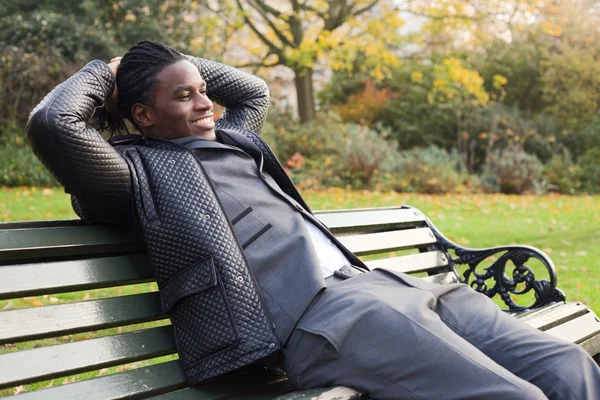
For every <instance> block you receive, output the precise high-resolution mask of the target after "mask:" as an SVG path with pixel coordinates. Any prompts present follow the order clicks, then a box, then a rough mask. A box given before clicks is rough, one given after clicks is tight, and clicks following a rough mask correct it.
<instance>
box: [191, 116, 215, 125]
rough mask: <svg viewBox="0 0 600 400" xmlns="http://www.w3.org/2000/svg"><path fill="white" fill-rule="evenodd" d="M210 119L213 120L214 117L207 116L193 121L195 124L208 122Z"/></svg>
mask: <svg viewBox="0 0 600 400" xmlns="http://www.w3.org/2000/svg"><path fill="white" fill-rule="evenodd" d="M210 121H212V117H205V118H201V119H197V120H194V121H193V123H194V124H207V123H209V122H210Z"/></svg>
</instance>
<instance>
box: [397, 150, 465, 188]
mask: <svg viewBox="0 0 600 400" xmlns="http://www.w3.org/2000/svg"><path fill="white" fill-rule="evenodd" d="M392 171H393V177H392V180H393V182H394V184H393V189H394V190H396V191H402V192H418V193H429V194H435V193H454V192H464V191H466V190H467V186H470V185H472V180H471V178H470V177H469V175H468V174H467V173H466V166H465V164H464V161H463V158H462V157H460V155H459V154H458V153H457V152H456V151H453V152H451V153H448V152H447V151H446V150H444V149H442V148H439V147H437V146H429V147H426V148H414V149H411V150H408V151H403V152H401V153H399V154H398V155H397V156H396V159H395V161H394V166H393V168H392Z"/></svg>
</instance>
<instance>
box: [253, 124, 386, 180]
mask: <svg viewBox="0 0 600 400" xmlns="http://www.w3.org/2000/svg"><path fill="white" fill-rule="evenodd" d="M385 136H386V133H385V132H384V133H383V134H379V133H378V132H377V131H375V130H372V129H369V128H366V127H362V126H360V125H356V124H344V123H342V122H341V120H340V118H339V116H337V115H336V114H333V113H330V114H324V115H323V116H321V118H320V119H319V120H317V121H314V122H308V123H304V124H302V123H300V122H299V121H297V120H293V119H292V118H291V117H289V116H287V115H286V114H280V115H274V116H271V117H270V120H269V121H268V122H267V124H265V127H264V128H263V131H262V137H263V138H264V139H265V140H266V141H267V143H269V145H270V146H271V148H272V149H273V151H274V152H275V155H277V158H279V159H280V161H281V162H282V164H283V165H284V167H286V168H287V170H288V172H289V174H290V176H291V177H292V180H293V181H294V182H295V183H296V184H297V185H299V186H300V187H301V188H319V187H321V186H348V185H350V186H352V187H355V188H364V187H368V186H370V185H373V184H375V183H377V182H378V178H379V177H380V176H381V172H382V170H383V169H384V167H385V165H386V163H387V164H389V162H390V161H391V159H393V156H394V153H395V152H396V144H395V143H391V142H389V141H388V140H386V139H385Z"/></svg>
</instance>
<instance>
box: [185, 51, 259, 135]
mask: <svg viewBox="0 0 600 400" xmlns="http://www.w3.org/2000/svg"><path fill="white" fill-rule="evenodd" d="M188 59H189V60H190V61H191V62H192V63H193V64H194V65H196V66H197V67H198V69H199V70H200V74H201V75H202V77H203V78H204V80H205V81H206V87H207V92H208V96H209V97H210V98H211V99H213V100H214V101H216V102H217V103H219V104H220V105H222V106H224V107H226V108H227V110H226V111H225V113H224V114H223V115H222V116H221V118H220V119H219V120H218V121H217V123H216V127H217V128H242V129H248V130H250V131H252V132H255V133H260V131H261V129H262V127H263V124H264V122H265V119H266V117H267V111H268V109H269V88H268V87H267V84H266V83H265V82H264V81H263V80H262V79H260V78H258V77H256V76H254V75H250V74H248V73H246V72H243V71H241V70H239V69H236V68H233V67H231V66H229V65H225V64H221V63H218V62H216V61H210V60H205V59H202V58H196V57H190V56H188Z"/></svg>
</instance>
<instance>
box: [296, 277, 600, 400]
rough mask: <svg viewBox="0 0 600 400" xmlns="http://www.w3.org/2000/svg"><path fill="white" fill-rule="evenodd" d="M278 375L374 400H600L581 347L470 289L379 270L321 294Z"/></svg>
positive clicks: (594, 372) (599, 383)
mask: <svg viewBox="0 0 600 400" xmlns="http://www.w3.org/2000/svg"><path fill="white" fill-rule="evenodd" d="M284 369H285V370H286V372H287V374H288V377H289V379H290V380H291V382H292V383H293V384H295V385H296V386H298V387H300V388H311V387H319V386H333V385H343V386H350V387H355V388H358V389H361V390H363V391H366V392H368V393H369V395H370V396H371V397H372V398H374V399H394V400H398V399H434V400H438V399H439V400H451V399H511V400H512V399H527V400H530V399H546V398H549V399H557V400H558V399H560V400H567V399H578V400H600V368H599V367H598V366H597V364H596V363H595V361H594V360H593V359H592V358H591V357H590V356H589V355H588V354H587V353H586V352H585V351H584V350H582V349H581V348H580V347H579V346H577V345H573V344H571V343H568V342H565V341H562V340H559V339H556V338H554V337H552V336H550V335H548V334H546V333H543V332H540V331H538V330H537V329H535V328H532V327H530V326H528V325H527V324H525V323H523V322H521V321H519V320H518V319H517V318H514V317H512V316H510V315H507V314H505V313H504V312H502V311H500V310H499V308H498V307H497V306H496V305H495V304H494V303H493V302H492V301H491V300H490V299H488V298H487V297H486V296H484V295H481V294H479V293H477V292H475V291H474V290H472V289H471V288H469V287H468V286H466V285H463V284H454V285H436V284H431V283H428V282H425V281H423V280H421V279H418V278H413V277H410V276H408V275H405V274H401V273H394V272H390V271H382V270H375V271H373V272H369V273H366V274H363V275H359V276H357V277H354V278H352V279H349V280H346V281H343V282H340V283H338V284H335V285H333V286H330V287H328V288H327V289H325V290H324V291H322V292H321V293H320V295H319V297H318V298H317V299H316V300H315V301H314V302H313V304H312V305H311V307H310V308H309V310H307V312H306V313H305V314H304V316H303V317H302V319H301V320H300V321H299V322H298V325H297V327H296V329H295V330H294V332H293V333H292V335H291V337H290V339H289V341H288V343H287V346H286V348H285V349H284Z"/></svg>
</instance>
